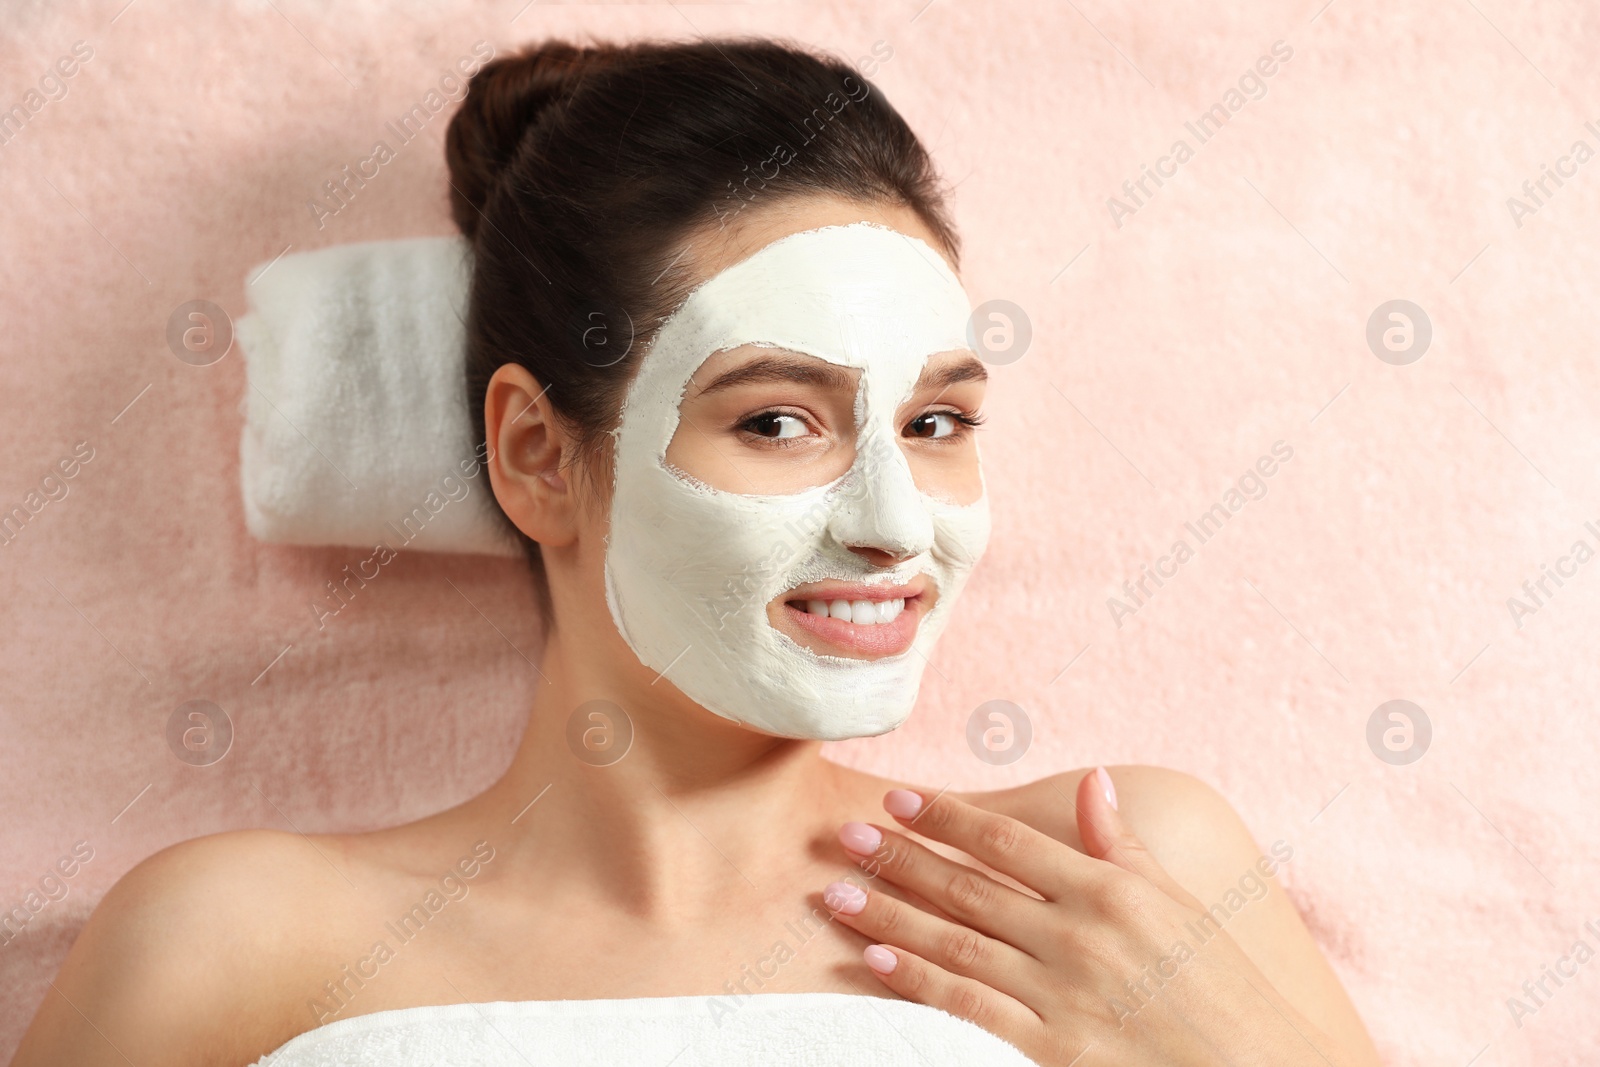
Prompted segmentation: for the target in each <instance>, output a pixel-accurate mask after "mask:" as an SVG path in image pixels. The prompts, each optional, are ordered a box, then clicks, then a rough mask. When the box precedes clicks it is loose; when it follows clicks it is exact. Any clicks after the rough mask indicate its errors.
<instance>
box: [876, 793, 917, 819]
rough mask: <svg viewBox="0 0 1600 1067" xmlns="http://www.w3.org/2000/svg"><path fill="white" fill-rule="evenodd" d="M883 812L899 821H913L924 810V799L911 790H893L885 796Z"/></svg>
mask: <svg viewBox="0 0 1600 1067" xmlns="http://www.w3.org/2000/svg"><path fill="white" fill-rule="evenodd" d="M883 810H884V811H886V812H888V813H889V814H890V815H893V816H894V817H895V818H897V819H912V818H915V817H916V814H917V812H919V811H921V810H922V798H921V797H920V796H918V795H917V794H915V793H913V792H912V791H911V790H909V789H891V790H889V791H888V792H887V793H885V794H884V795H883Z"/></svg>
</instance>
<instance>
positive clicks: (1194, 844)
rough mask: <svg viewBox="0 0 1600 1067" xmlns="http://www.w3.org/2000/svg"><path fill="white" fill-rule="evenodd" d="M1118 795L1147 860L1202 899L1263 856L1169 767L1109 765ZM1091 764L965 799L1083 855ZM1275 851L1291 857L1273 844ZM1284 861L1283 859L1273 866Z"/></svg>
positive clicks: (1214, 794)
mask: <svg viewBox="0 0 1600 1067" xmlns="http://www.w3.org/2000/svg"><path fill="white" fill-rule="evenodd" d="M1106 769H1107V771H1108V772H1109V773H1110V775H1111V780H1112V783H1113V785H1114V786H1115V788H1116V791H1117V809H1118V811H1119V812H1120V813H1121V815H1122V817H1123V819H1124V820H1125V821H1126V822H1127V824H1128V825H1129V826H1130V827H1131V828H1132V829H1133V831H1134V833H1136V834H1138V835H1139V837H1140V839H1141V840H1143V841H1144V843H1145V846H1146V847H1147V848H1149V849H1150V852H1151V854H1152V855H1154V856H1155V857H1156V859H1157V860H1158V861H1160V863H1161V865H1162V866H1163V867H1165V868H1166V869H1167V871H1168V873H1170V874H1171V875H1172V876H1173V877H1174V878H1176V879H1177V880H1178V882H1179V883H1180V884H1181V885H1183V886H1184V887H1185V888H1188V889H1189V891H1190V892H1192V893H1195V895H1197V896H1200V897H1202V899H1204V894H1203V893H1202V892H1201V889H1204V888H1208V887H1217V886H1220V884H1222V883H1221V882H1220V881H1219V880H1227V879H1228V878H1229V876H1231V877H1232V878H1234V879H1237V878H1238V877H1239V875H1241V874H1242V873H1243V868H1244V867H1248V866H1253V865H1254V864H1255V863H1256V861H1257V860H1258V859H1260V858H1261V856H1262V855H1264V854H1265V855H1268V856H1271V855H1273V854H1274V853H1273V852H1272V850H1270V849H1268V850H1266V851H1265V852H1263V850H1261V849H1260V848H1258V846H1257V845H1256V842H1255V840H1254V838H1253V837H1252V836H1251V834H1250V831H1249V829H1248V828H1247V827H1246V826H1245V824H1244V821H1243V820H1242V819H1241V818H1240V817H1239V814H1238V812H1236V811H1235V810H1234V808H1233V805H1232V804H1230V803H1229V802H1228V800H1227V798H1226V797H1224V796H1223V795H1222V794H1221V793H1219V792H1218V791H1217V790H1216V789H1215V788H1213V787H1212V786H1211V785H1209V784H1207V783H1206V782H1204V781H1202V780H1201V779H1199V778H1196V777H1194V776H1193V775H1190V774H1185V773H1184V772H1182V771H1175V770H1171V769H1170V768H1166V767H1151V766H1143V765H1137V764H1134V765H1127V766H1116V767H1108V768H1106ZM1093 770H1094V768H1092V767H1080V768H1078V769H1077V770H1072V771H1065V772H1063V773H1060V774H1052V775H1050V776H1048V777H1045V778H1040V779H1038V780H1037V781H1033V782H1029V783H1027V784H1026V785H1020V786H1015V787H1013V788H1011V789H1005V790H998V791H995V792H991V793H976V794H972V795H971V796H970V797H969V798H968V799H969V800H970V802H971V803H974V804H978V805H979V806H981V807H986V808H989V809H990V810H992V811H998V812H1001V813H1003V814H1006V815H1010V816H1011V817H1013V818H1016V819H1020V820H1021V821H1023V822H1025V823H1027V824H1028V825H1030V826H1032V827H1034V828H1035V829H1037V830H1039V831H1040V832H1042V833H1046V834H1049V835H1050V836H1051V837H1054V838H1056V839H1057V840H1058V841H1064V842H1066V843H1067V844H1069V845H1071V846H1072V847H1073V848H1076V849H1079V850H1082V848H1083V841H1082V838H1081V837H1080V836H1079V834H1078V813H1077V807H1076V804H1075V802H1074V799H1073V798H1074V797H1076V796H1077V791H1078V783H1079V781H1080V780H1082V778H1083V776H1084V775H1086V774H1089V773H1091V772H1092V771H1093ZM1277 851H1278V852H1280V853H1282V852H1285V851H1287V852H1288V853H1290V854H1292V852H1293V849H1292V847H1291V846H1289V845H1287V844H1286V843H1283V842H1278V843H1277ZM1287 858H1288V856H1287V855H1285V856H1280V857H1279V858H1278V860H1277V862H1278V863H1282V862H1286V861H1287Z"/></svg>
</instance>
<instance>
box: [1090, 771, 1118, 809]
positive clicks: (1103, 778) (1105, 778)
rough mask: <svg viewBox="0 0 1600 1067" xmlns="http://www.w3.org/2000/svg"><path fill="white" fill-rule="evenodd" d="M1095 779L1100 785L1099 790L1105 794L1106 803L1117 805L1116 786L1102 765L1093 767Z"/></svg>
mask: <svg viewBox="0 0 1600 1067" xmlns="http://www.w3.org/2000/svg"><path fill="white" fill-rule="evenodd" d="M1094 777H1095V781H1096V782H1097V783H1099V785H1100V792H1102V793H1104V794H1105V797H1106V803H1107V804H1110V805H1111V806H1112V807H1113V808H1115V807H1116V806H1117V787H1116V786H1114V785H1112V784H1111V775H1109V774H1107V773H1106V769H1105V768H1104V767H1096V768H1095V769H1094Z"/></svg>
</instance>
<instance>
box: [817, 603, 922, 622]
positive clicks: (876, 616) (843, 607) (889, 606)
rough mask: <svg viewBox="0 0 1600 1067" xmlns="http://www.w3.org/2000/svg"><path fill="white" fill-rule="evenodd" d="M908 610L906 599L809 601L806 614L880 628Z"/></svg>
mask: <svg viewBox="0 0 1600 1067" xmlns="http://www.w3.org/2000/svg"><path fill="white" fill-rule="evenodd" d="M905 609H906V602H905V598H903V597H902V598H901V599H899V600H808V601H806V614H808V615H821V616H822V617H823V618H825V619H827V618H832V619H840V620H842V621H844V622H852V623H855V624H856V625H857V626H880V625H883V624H884V623H890V622H893V621H894V620H895V619H897V618H899V617H900V613H901V612H902V611H904V610H905Z"/></svg>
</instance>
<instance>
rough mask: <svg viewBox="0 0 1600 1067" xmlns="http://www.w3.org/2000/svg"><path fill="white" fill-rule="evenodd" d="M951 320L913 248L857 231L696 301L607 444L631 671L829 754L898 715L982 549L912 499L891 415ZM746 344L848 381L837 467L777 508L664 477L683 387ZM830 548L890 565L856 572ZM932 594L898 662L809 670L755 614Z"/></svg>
mask: <svg viewBox="0 0 1600 1067" xmlns="http://www.w3.org/2000/svg"><path fill="white" fill-rule="evenodd" d="M970 314H971V304H970V302H969V300H968V298H967V295H966V293H965V292H964V291H963V289H962V288H961V283H960V282H959V281H958V280H957V278H956V276H955V274H954V273H953V272H952V271H951V270H950V268H949V267H948V266H947V265H946V263H945V261H944V259H943V258H942V257H941V256H940V255H939V254H938V253H937V252H936V251H934V250H933V249H932V248H931V247H929V246H928V245H927V244H925V243H924V242H922V241H920V240H918V239H916V238H914V237H911V236H909V235H906V234H903V233H900V232H899V231H897V230H892V229H889V228H888V227H885V226H879V225H876V224H873V223H866V222H861V223H853V224H851V225H848V226H828V227H823V228H821V229H816V230H808V231H805V232H803V233H797V234H792V235H790V236H788V237H784V238H782V239H780V240H777V241H774V242H773V243H771V244H769V245H767V246H766V247H764V248H762V249H761V250H760V251H759V252H756V253H755V254H754V255H752V256H750V257H749V258H747V259H745V260H743V261H741V262H739V263H737V264H735V265H733V266H731V267H729V268H727V269H726V270H724V271H722V272H721V273H720V274H717V275H716V276H715V277H713V278H711V279H710V280H708V281H706V282H704V283H702V284H701V285H700V286H699V287H697V288H696V289H695V290H694V291H693V292H692V293H691V294H690V295H689V297H688V299H687V300H686V301H685V303H684V304H683V305H682V306H681V307H679V308H678V310H677V311H676V312H674V313H673V315H672V316H671V317H670V318H668V319H667V321H666V322H665V323H664V324H663V325H662V327H661V329H660V331H659V332H658V334H657V336H656V338H655V340H654V342H653V343H652V345H651V347H650V350H649V351H647V352H646V353H644V355H643V357H642V358H641V360H640V366H639V375H638V377H637V378H636V379H635V380H634V382H633V384H632V385H631V387H630V388H629V390H628V394H627V397H626V400H625V402H624V405H623V409H622V421H621V425H620V426H619V427H618V429H617V430H616V431H615V433H616V452H615V456H616V485H615V492H614V496H613V499H612V505H611V536H610V540H609V544H608V546H607V549H606V564H605V576H606V602H607V604H608V605H609V607H610V609H611V616H612V618H613V619H614V620H615V621H616V624H617V629H618V630H619V631H620V632H621V634H622V637H623V639H624V640H625V641H627V643H628V645H629V647H631V648H632V649H633V651H634V653H635V654H636V655H638V657H639V660H640V662H642V663H643V664H644V665H645V666H647V667H649V668H651V669H652V670H655V671H659V672H661V673H662V674H663V675H664V676H665V677H666V679H667V680H668V681H670V682H672V683H673V684H674V685H676V686H677V687H678V688H679V689H680V690H682V691H683V692H684V694H686V695H687V696H688V697H689V698H690V699H692V700H694V701H695V702H696V703H698V704H700V705H701V706H703V707H705V708H706V709H708V710H710V711H712V712H715V713H716V714H718V715H721V716H723V717H725V718H728V719H732V720H734V721H736V722H740V723H745V724H747V725H749V726H752V727H755V728H757V729H759V730H763V731H766V732H768V733H772V734H777V735H779V736H783V737H807V738H816V739H820V740H839V739H842V738H848V737H867V736H871V735H874V734H881V733H885V732H887V731H889V730H893V729H894V728H895V727H897V726H899V725H900V724H901V723H902V722H904V721H905V719H906V717H907V716H908V715H910V714H911V709H912V706H913V705H914V704H915V702H916V697H917V687H918V684H919V682H920V681H921V677H922V670H923V667H924V665H925V663H926V657H927V656H928V655H930V654H931V652H932V650H933V645H934V643H935V641H936V640H937V639H938V636H939V633H940V631H941V630H943V628H944V624H945V622H946V620H947V619H948V618H949V615H950V612H951V610H952V609H953V607H954V605H955V602H956V598H957V596H958V595H959V594H960V592H961V587H962V585H963V584H964V583H965V581H966V577H967V574H968V573H969V572H970V571H971V569H972V567H973V565H974V564H975V563H977V561H978V558H979V557H980V556H981V555H982V554H983V550H984V547H985V546H986V544H987V542H988V537H989V511H988V501H987V497H986V496H980V497H979V499H978V500H977V501H976V502H975V503H972V504H968V505H965V506H961V505H956V504H953V503H949V502H945V501H940V500H936V499H934V498H932V497H930V496H927V495H925V494H924V493H922V492H920V491H919V490H918V489H917V487H916V485H915V483H914V482H913V481H912V477H911V469H910V467H909V465H908V464H907V462H906V458H905V456H904V454H903V453H902V452H901V450H900V445H899V441H900V439H901V432H902V429H903V428H902V427H901V426H900V425H898V423H897V421H896V415H897V410H898V408H899V407H900V405H901V404H902V403H904V402H905V401H906V400H908V399H909V398H910V396H911V393H912V390H913V388H914V387H915V384H916V382H917V379H918V377H919V376H920V375H921V373H922V370H923V368H924V366H925V365H926V364H927V362H928V359H929V357H930V356H933V355H935V354H937V353H940V352H948V351H951V350H953V349H954V350H962V349H969V348H970V346H969V343H968V341H967V319H968V316H969V315H970ZM746 344H760V345H763V346H771V347H778V348H784V349H788V350H790V351H793V352H798V353H802V354H804V355H809V356H814V357H816V358H818V359H822V360H826V361H827V362H829V363H834V364H838V365H840V366H843V367H853V368H858V369H859V370H860V372H861V373H860V383H859V387H858V393H857V396H856V419H857V424H856V439H855V446H856V454H855V460H854V463H853V464H852V466H851V468H850V469H849V470H848V471H847V472H846V473H845V474H844V475H843V476H841V477H840V478H838V479H837V480H835V481H833V482H831V483H829V484H827V485H823V486H819V487H816V488H814V489H807V490H804V491H802V492H797V493H792V494H787V495H744V494H739V493H731V492H725V491H722V490H718V489H713V488H710V487H708V486H705V485H703V484H701V483H699V482H696V481H694V480H692V479H690V478H688V477H687V476H686V475H684V474H683V473H682V472H680V471H674V470H673V469H671V468H669V467H668V466H667V462H666V455H667V447H668V445H669V444H671V442H672V438H673V434H674V433H675V432H676V430H677V427H678V421H679V404H680V402H681V401H682V398H683V394H684V390H685V388H686V387H687V385H688V383H689V380H690V378H691V377H692V376H693V375H694V373H695V371H696V370H698V369H699V367H700V365H701V364H702V363H703V362H705V360H706V359H707V358H708V357H710V356H711V355H713V354H715V353H717V352H721V351H725V350H727V349H731V348H737V347H739V346H741V345H746ZM846 545H857V546H862V547H870V548H882V549H885V550H887V551H890V552H893V553H894V554H896V555H906V556H909V557H910V558H909V559H907V560H906V561H904V562H903V563H901V564H900V565H898V566H896V567H894V568H893V569H892V570H891V569H887V568H879V567H874V566H873V565H871V564H870V563H868V562H867V561H866V560H865V559H863V558H862V557H861V556H860V555H858V554H857V553H855V552H852V551H850V549H849V548H847V547H845V546H846ZM919 573H921V574H925V575H927V577H928V579H929V580H930V581H931V583H932V585H933V587H934V588H935V589H937V598H936V600H935V603H934V606H933V608H932V610H931V611H929V612H928V613H927V614H926V615H925V616H924V617H923V619H922V621H921V625H920V626H919V628H918V631H917V636H916V639H915V643H914V644H913V646H912V647H911V649H910V650H908V651H906V652H904V653H901V654H899V655H896V656H889V657H885V658H882V659H878V660H870V661H869V660H853V659H845V658H840V657H832V656H825V655H818V654H817V653H815V652H812V651H811V650H809V649H807V648H805V647H804V646H802V645H800V644H798V643H797V642H795V641H794V640H792V639H791V638H789V637H787V636H785V635H784V634H782V633H780V632H779V631H777V630H776V629H774V628H773V627H772V625H771V623H770V622H769V621H768V617H767V606H768V604H770V603H771V602H772V601H773V600H775V599H777V598H778V597H780V596H782V595H783V594H784V593H786V592H788V591H789V590H791V589H793V588H795V587H796V586H799V585H802V584H804V583H808V582H817V581H823V580H827V579H838V580H842V581H854V582H862V581H865V582H881V583H883V584H899V583H902V582H905V581H908V580H910V579H911V578H912V577H913V576H915V575H916V574H919Z"/></svg>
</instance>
